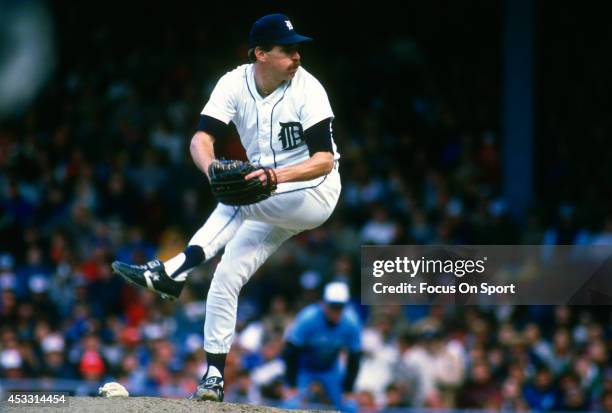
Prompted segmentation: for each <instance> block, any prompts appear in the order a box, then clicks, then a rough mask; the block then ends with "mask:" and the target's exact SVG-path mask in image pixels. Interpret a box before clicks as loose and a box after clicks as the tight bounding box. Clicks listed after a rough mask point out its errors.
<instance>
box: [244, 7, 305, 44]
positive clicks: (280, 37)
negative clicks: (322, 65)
mask: <svg viewBox="0 0 612 413" xmlns="http://www.w3.org/2000/svg"><path fill="white" fill-rule="evenodd" d="M311 40H312V39H311V38H310V37H306V36H302V35H300V34H297V33H296V32H295V30H294V29H293V24H292V23H291V21H290V20H289V17H287V16H285V15H284V14H268V15H267V16H263V17H262V18H260V19H259V20H257V21H256V22H255V23H253V27H251V32H250V33H249V48H253V47H255V46H261V45H273V44H295V43H302V42H309V41H311Z"/></svg>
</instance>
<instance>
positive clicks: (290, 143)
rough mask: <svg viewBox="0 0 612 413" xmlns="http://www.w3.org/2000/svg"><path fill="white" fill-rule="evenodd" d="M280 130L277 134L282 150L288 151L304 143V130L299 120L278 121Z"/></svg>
mask: <svg viewBox="0 0 612 413" xmlns="http://www.w3.org/2000/svg"><path fill="white" fill-rule="evenodd" d="M280 125H281V130H280V133H279V134H278V138H279V139H278V140H279V141H280V142H281V144H282V145H283V150H286V151H289V150H291V149H295V148H297V147H298V146H300V145H301V144H302V143H304V130H303V129H302V124H301V123H299V122H287V123H283V122H280Z"/></svg>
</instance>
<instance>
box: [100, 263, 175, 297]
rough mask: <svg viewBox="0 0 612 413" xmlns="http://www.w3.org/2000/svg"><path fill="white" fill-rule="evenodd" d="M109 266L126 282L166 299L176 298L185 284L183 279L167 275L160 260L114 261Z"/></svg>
mask: <svg viewBox="0 0 612 413" xmlns="http://www.w3.org/2000/svg"><path fill="white" fill-rule="evenodd" d="M111 267H113V271H114V272H115V273H117V274H119V275H120V276H122V277H123V278H124V279H125V280H126V281H127V282H129V283H132V284H135V285H138V286H139V287H144V288H146V289H148V290H151V291H154V292H156V293H157V294H159V295H161V297H162V298H164V299H167V300H176V299H177V298H178V297H179V295H181V291H182V290H183V287H184V286H185V281H174V280H173V279H172V278H170V276H168V274H167V273H166V269H165V268H164V263H162V262H161V261H160V260H153V261H149V262H148V263H146V264H145V265H130V264H126V263H124V262H121V261H115V262H113V263H112V264H111Z"/></svg>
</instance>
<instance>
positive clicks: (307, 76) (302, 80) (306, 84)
mask: <svg viewBox="0 0 612 413" xmlns="http://www.w3.org/2000/svg"><path fill="white" fill-rule="evenodd" d="M292 83H293V84H295V85H296V87H298V88H307V89H308V88H312V87H321V88H322V87H323V85H321V82H319V79H317V78H316V77H315V76H314V75H313V74H312V73H310V72H309V71H308V70H306V69H304V66H300V67H299V69H298V70H297V72H296V73H295V77H294V78H293V81H292Z"/></svg>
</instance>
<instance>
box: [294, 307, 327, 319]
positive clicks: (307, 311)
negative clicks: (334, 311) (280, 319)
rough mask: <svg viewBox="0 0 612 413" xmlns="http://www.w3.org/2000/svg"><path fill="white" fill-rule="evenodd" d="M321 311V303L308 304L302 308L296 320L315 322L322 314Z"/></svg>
mask: <svg viewBox="0 0 612 413" xmlns="http://www.w3.org/2000/svg"><path fill="white" fill-rule="evenodd" d="M321 311H322V310H321V306H320V305H319V304H316V303H315V304H310V305H307V306H306V307H304V308H302V309H301V310H300V312H299V313H298V315H297V320H296V321H298V322H301V323H306V322H313V321H315V320H316V319H317V318H318V317H319V316H320V315H321Z"/></svg>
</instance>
